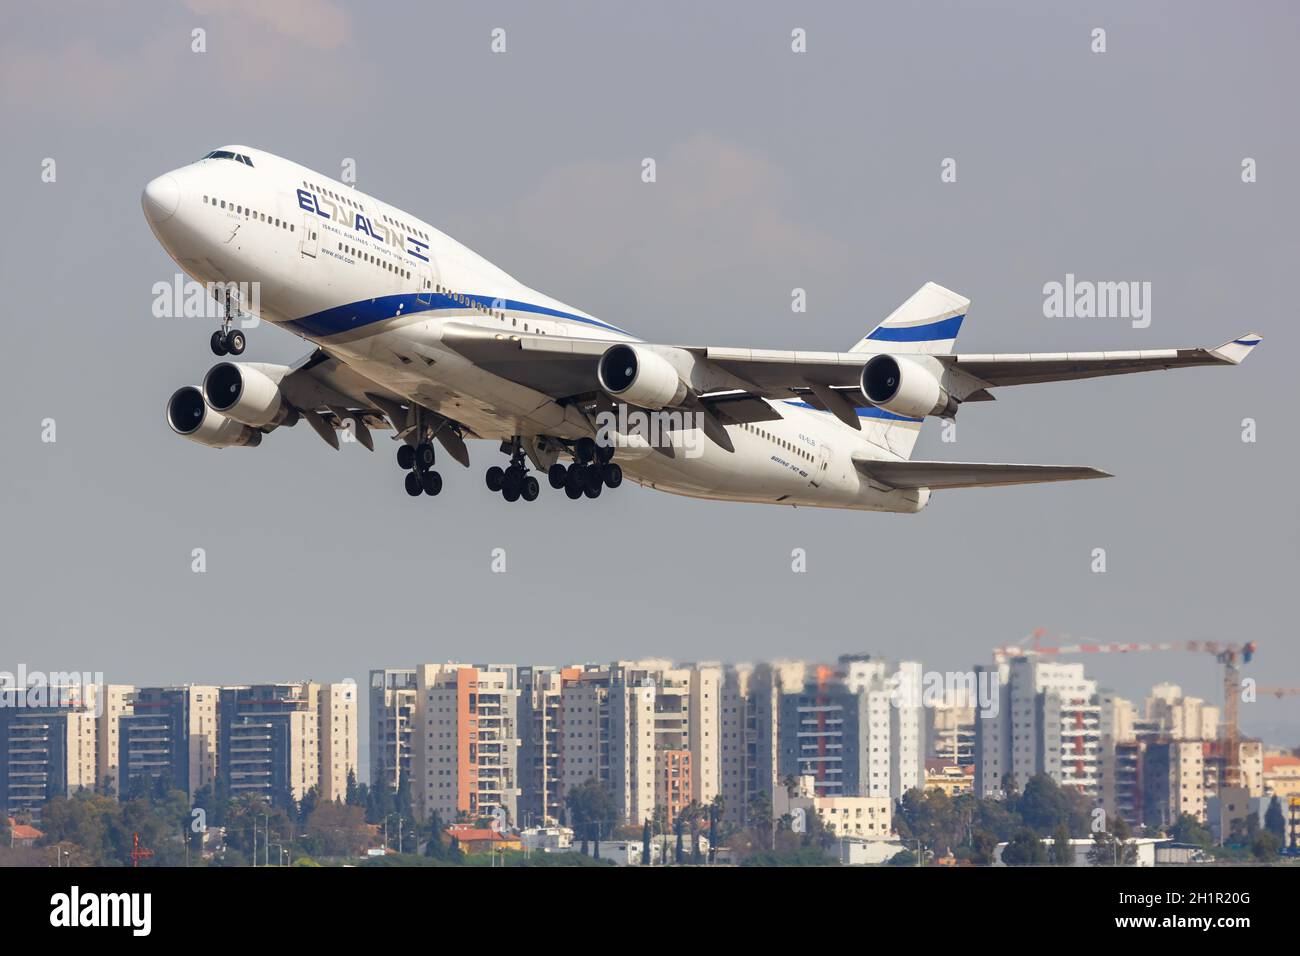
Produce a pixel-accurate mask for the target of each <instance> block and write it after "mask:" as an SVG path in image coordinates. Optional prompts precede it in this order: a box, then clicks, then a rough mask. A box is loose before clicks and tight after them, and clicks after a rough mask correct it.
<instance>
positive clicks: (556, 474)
mask: <svg viewBox="0 0 1300 956" xmlns="http://www.w3.org/2000/svg"><path fill="white" fill-rule="evenodd" d="M568 477H569V469H567V468H565V467H564V466H563V465H561V464H560V463H559V462H556V463H555V464H554V465H552V466H551V468H550V470H549V471H547V473H546V480H547V481H549V482H550V483H551V487H552V488H555V489H557V490H558V489H560V488H563V487H564V480H565V479H566V478H568Z"/></svg>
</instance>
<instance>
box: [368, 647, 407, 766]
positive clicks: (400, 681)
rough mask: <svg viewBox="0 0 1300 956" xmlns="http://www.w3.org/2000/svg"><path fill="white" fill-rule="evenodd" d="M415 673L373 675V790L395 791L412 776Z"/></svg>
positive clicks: (388, 670)
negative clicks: (381, 788)
mask: <svg viewBox="0 0 1300 956" xmlns="http://www.w3.org/2000/svg"><path fill="white" fill-rule="evenodd" d="M415 698H416V687H415V669H414V668H382V669H379V670H372V671H371V672H370V696H369V701H368V703H369V708H370V713H369V721H368V727H369V736H368V739H369V741H370V786H372V787H386V788H387V789H388V790H389V791H396V790H397V788H398V786H399V785H400V784H401V782H402V781H403V780H408V782H409V778H410V774H411V730H412V726H413V723H414V715H415Z"/></svg>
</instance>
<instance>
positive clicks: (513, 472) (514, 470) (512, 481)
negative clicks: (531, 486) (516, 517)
mask: <svg viewBox="0 0 1300 956" xmlns="http://www.w3.org/2000/svg"><path fill="white" fill-rule="evenodd" d="M523 490H524V470H523V469H522V468H518V467H516V466H514V465H511V466H510V467H509V468H507V469H506V477H505V481H504V482H503V483H502V485H501V493H502V494H503V495H505V496H506V501H517V500H518V498H519V494H520V492H522V491H523ZM512 496H513V497H512Z"/></svg>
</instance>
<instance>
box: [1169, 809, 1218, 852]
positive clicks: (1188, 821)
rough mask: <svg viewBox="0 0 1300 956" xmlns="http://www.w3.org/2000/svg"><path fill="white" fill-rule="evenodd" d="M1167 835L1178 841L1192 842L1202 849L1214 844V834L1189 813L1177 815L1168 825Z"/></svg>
mask: <svg viewBox="0 0 1300 956" xmlns="http://www.w3.org/2000/svg"><path fill="white" fill-rule="evenodd" d="M1169 836H1170V837H1171V838H1172V839H1173V840H1175V841H1176V842H1178V843H1193V844H1195V845H1196V846H1199V847H1201V848H1202V849H1204V848H1207V847H1209V846H1212V845H1213V844H1214V836H1213V835H1212V834H1211V833H1210V831H1209V830H1207V829H1205V827H1203V826H1201V822H1200V821H1199V820H1197V819H1196V817H1194V816H1192V815H1191V814H1190V813H1183V814H1180V815H1179V817H1178V819H1177V820H1175V821H1174V822H1173V824H1172V825H1171V826H1170V827H1169Z"/></svg>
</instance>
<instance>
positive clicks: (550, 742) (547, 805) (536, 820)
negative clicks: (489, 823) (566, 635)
mask: <svg viewBox="0 0 1300 956" xmlns="http://www.w3.org/2000/svg"><path fill="white" fill-rule="evenodd" d="M581 673H582V668H581V667H579V666H570V667H549V666H541V665H532V666H524V667H520V668H519V704H518V707H519V717H518V720H517V726H518V728H519V791H520V795H519V818H520V823H521V824H522V825H525V826H535V825H536V826H550V825H552V824H555V823H558V822H559V821H561V820H563V819H564V802H563V795H562V786H563V784H562V780H561V778H560V759H561V743H562V735H563V721H564V717H563V715H564V708H563V701H562V693H561V692H562V690H563V687H564V682H565V681H566V680H577V679H578V677H579V675H580V674H581Z"/></svg>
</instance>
